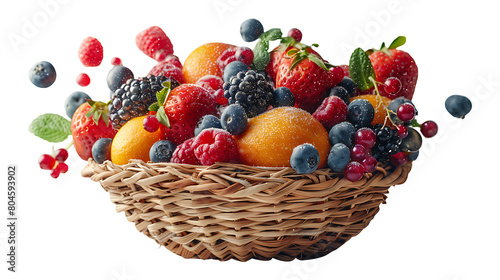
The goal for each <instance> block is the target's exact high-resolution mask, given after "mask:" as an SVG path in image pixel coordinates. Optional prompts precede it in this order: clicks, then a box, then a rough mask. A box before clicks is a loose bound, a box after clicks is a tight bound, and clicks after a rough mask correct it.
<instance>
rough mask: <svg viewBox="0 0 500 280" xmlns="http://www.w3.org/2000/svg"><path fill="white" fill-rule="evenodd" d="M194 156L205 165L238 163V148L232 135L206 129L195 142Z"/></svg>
mask: <svg viewBox="0 0 500 280" xmlns="http://www.w3.org/2000/svg"><path fill="white" fill-rule="evenodd" d="M193 147H194V154H195V156H196V157H197V158H198V159H199V160H200V162H201V164H203V165H212V164H214V163H216V162H233V163H236V162H238V158H239V156H238V146H237V145H236V141H235V140H234V139H233V137H232V136H231V134H230V133H229V132H227V131H225V130H222V129H216V128H215V129H205V130H203V131H202V132H201V133H200V134H199V135H198V136H197V137H196V139H195V140H194V143H193Z"/></svg>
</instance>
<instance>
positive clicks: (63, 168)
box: [54, 162, 68, 173]
mask: <svg viewBox="0 0 500 280" xmlns="http://www.w3.org/2000/svg"><path fill="white" fill-rule="evenodd" d="M54 169H57V170H59V172H61V173H66V172H68V165H67V164H66V163H64V162H59V163H58V164H57V166H56V167H55V168H54Z"/></svg>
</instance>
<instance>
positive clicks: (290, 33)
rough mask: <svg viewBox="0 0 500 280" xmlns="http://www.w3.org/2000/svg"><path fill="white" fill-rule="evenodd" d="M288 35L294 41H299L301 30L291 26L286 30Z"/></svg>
mask: <svg viewBox="0 0 500 280" xmlns="http://www.w3.org/2000/svg"><path fill="white" fill-rule="evenodd" d="M288 36H290V37H292V38H293V39H294V40H295V41H297V42H300V40H302V31H300V30H299V29H297V28H292V29H290V31H288Z"/></svg>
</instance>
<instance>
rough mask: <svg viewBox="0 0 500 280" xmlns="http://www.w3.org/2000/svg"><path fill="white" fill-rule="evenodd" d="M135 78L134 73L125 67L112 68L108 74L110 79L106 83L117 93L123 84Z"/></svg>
mask: <svg viewBox="0 0 500 280" xmlns="http://www.w3.org/2000/svg"><path fill="white" fill-rule="evenodd" d="M133 78H134V73H132V71H131V70H130V69H128V68H127V67H125V66H122V65H118V66H114V67H113V68H111V70H110V71H109V72H108V77H107V78H106V82H107V83H108V87H109V89H110V90H111V91H115V90H117V89H119V88H120V87H121V85H122V84H124V83H126V82H127V81H128V80H129V79H133Z"/></svg>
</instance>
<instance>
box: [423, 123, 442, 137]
mask: <svg viewBox="0 0 500 280" xmlns="http://www.w3.org/2000/svg"><path fill="white" fill-rule="evenodd" d="M420 132H422V134H423V135H424V136H425V137H427V138H431V137H434V136H435V135H436V134H437V132H438V126H437V124H436V123H435V122H434V121H426V122H424V123H423V124H421V125H420Z"/></svg>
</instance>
